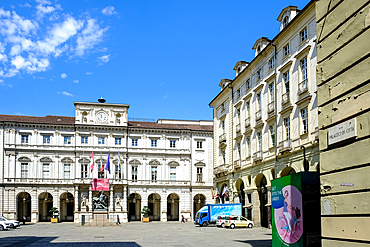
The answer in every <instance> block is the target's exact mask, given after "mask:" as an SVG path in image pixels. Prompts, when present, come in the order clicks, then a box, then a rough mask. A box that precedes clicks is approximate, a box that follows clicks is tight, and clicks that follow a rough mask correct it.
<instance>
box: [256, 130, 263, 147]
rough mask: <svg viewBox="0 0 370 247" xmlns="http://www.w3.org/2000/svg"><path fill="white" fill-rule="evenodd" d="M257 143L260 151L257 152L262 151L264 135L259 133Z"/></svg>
mask: <svg viewBox="0 0 370 247" xmlns="http://www.w3.org/2000/svg"><path fill="white" fill-rule="evenodd" d="M257 141H258V143H257V144H258V150H257V151H262V133H261V132H259V133H257Z"/></svg>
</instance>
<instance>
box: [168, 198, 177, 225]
mask: <svg viewBox="0 0 370 247" xmlns="http://www.w3.org/2000/svg"><path fill="white" fill-rule="evenodd" d="M179 202H180V197H179V196H178V195H177V194H175V193H172V194H169V195H168V197H167V221H178V220H179Z"/></svg>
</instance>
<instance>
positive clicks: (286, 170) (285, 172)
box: [280, 166, 296, 177]
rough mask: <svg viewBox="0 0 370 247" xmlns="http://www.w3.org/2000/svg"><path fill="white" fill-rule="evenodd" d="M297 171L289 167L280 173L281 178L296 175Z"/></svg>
mask: <svg viewBox="0 0 370 247" xmlns="http://www.w3.org/2000/svg"><path fill="white" fill-rule="evenodd" d="M295 173H296V172H295V170H294V169H293V167H290V166H287V167H285V168H284V169H283V170H282V171H281V173H280V177H285V176H288V175H292V174H295Z"/></svg>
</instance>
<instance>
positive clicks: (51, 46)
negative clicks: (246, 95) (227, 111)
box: [0, 0, 309, 120]
mask: <svg viewBox="0 0 370 247" xmlns="http://www.w3.org/2000/svg"><path fill="white" fill-rule="evenodd" d="M308 2H309V0H304V1H303V0H290V1H286V0H279V1H270V0H265V1H221V0H215V1H199V0H197V1H193V0H186V1H177V0H171V1H159V0H158V1H154V0H153V1H138V0H131V1H126V0H120V1H112V0H104V1H101V0H77V1H76V0H75V1H71V0H59V1H52V0H50V1H49V0H28V1H27V0H26V1H13V0H1V2H0V97H1V103H0V114H11V115H13V114H20V115H28V116H46V115H60V116H74V105H73V102H75V101H87V102H97V99H98V98H100V97H104V98H105V99H106V100H107V103H123V104H129V105H130V109H129V118H147V119H155V120H156V119H189V120H212V109H211V108H210V107H209V106H208V104H209V102H210V101H211V100H212V99H213V98H214V97H215V96H216V95H217V94H218V93H219V91H220V88H219V87H218V84H219V82H220V81H221V79H223V78H228V79H233V78H234V77H235V71H234V70H233V67H234V65H235V64H236V62H237V61H241V60H243V61H250V60H252V59H253V57H254V53H253V50H252V46H253V44H254V43H255V41H256V40H257V39H258V38H260V37H262V36H264V37H268V38H273V37H274V36H275V35H276V34H277V33H278V32H279V23H278V21H277V20H276V19H277V17H278V15H279V14H280V12H281V10H282V9H283V8H284V7H286V6H288V5H295V6H298V8H299V9H302V8H303V7H304V6H305V5H306V4H307V3H308Z"/></svg>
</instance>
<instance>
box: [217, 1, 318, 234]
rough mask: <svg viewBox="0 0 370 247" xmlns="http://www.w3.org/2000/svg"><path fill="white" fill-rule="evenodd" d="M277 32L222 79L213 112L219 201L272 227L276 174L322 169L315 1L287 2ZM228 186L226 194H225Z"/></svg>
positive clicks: (282, 174)
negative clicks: (238, 205) (306, 164)
mask: <svg viewBox="0 0 370 247" xmlns="http://www.w3.org/2000/svg"><path fill="white" fill-rule="evenodd" d="M278 21H279V22H280V32H279V33H278V34H277V35H276V36H275V37H274V38H273V39H272V40H269V39H268V38H265V37H262V38H259V39H258V40H257V41H256V42H255V44H254V46H253V50H254V51H255V57H254V58H253V60H252V61H251V62H245V61H239V62H237V63H236V65H235V67H234V70H235V71H236V77H235V78H234V79H233V80H230V79H222V80H221V82H220V84H219V86H220V87H221V92H220V93H219V94H218V95H217V96H216V97H215V98H214V99H213V100H212V101H211V103H210V106H212V107H213V111H214V120H213V123H214V176H215V180H214V186H215V188H217V191H218V192H220V194H219V197H218V198H217V199H216V203H218V202H228V201H229V202H230V203H231V202H241V203H242V204H243V215H245V216H246V217H248V218H250V219H252V220H253V221H254V223H255V225H261V226H264V227H269V226H270V225H271V201H270V200H271V199H270V198H271V195H270V194H271V193H270V191H271V180H273V179H275V178H278V177H282V176H286V175H289V174H292V173H296V172H300V171H303V170H304V166H303V160H304V157H305V159H306V160H307V161H308V162H309V170H310V171H317V170H318V169H319V166H318V165H319V144H318V106H317V95H316V90H317V89H316V43H315V41H316V19H315V1H311V2H310V3H308V4H307V5H306V6H305V7H304V8H303V9H302V10H298V9H297V7H294V6H289V7H286V8H285V9H283V10H282V12H281V13H280V15H279V17H278ZM224 187H226V188H227V191H228V192H229V193H223V192H224V191H226V190H225V189H224Z"/></svg>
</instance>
